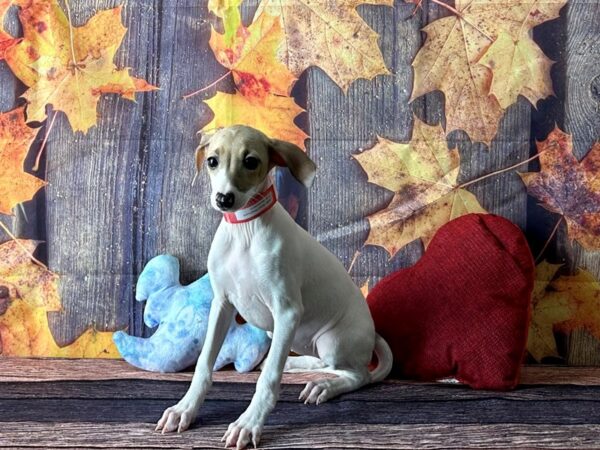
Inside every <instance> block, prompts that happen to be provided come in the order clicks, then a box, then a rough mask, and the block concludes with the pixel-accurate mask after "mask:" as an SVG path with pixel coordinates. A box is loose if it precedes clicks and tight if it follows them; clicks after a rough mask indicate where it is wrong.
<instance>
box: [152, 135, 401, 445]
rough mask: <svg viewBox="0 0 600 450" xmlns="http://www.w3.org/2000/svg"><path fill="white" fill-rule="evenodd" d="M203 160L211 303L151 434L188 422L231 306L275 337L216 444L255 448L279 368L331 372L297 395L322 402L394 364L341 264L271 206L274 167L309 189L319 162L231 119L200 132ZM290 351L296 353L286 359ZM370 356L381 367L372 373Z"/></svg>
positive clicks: (199, 161)
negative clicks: (197, 342)
mask: <svg viewBox="0 0 600 450" xmlns="http://www.w3.org/2000/svg"><path fill="white" fill-rule="evenodd" d="M204 161H205V162H204ZM204 164H205V165H206V167H207V169H208V173H209V176H210V181H211V187H212V193H211V196H210V203H211V205H212V207H213V208H215V209H216V210H217V211H220V212H222V213H223V220H222V221H221V224H220V225H219V227H218V229H217V232H216V234H215V237H214V239H213V242H212V245H211V248H210V252H209V255H208V271H209V273H210V276H211V281H212V284H213V290H214V300H213V302H212V306H211V309H210V314H209V319H208V331H207V335H206V340H205V342H204V347H203V348H202V352H201V354H200V357H199V358H198V363H197V365H196V370H195V372H194V376H193V378H192V383H191V386H190V388H189V390H188V391H187V393H186V394H185V395H184V397H183V398H182V399H181V400H180V401H179V403H177V404H176V405H174V406H172V407H170V408H167V410H166V411H165V412H164V414H163V415H162V417H161V419H160V420H159V421H158V424H157V426H156V430H162V432H163V433H164V432H170V431H175V430H177V431H178V432H181V431H183V430H186V429H187V428H188V427H189V426H190V424H191V423H192V422H193V421H194V419H195V418H196V416H197V414H198V410H199V408H200V406H201V405H202V403H203V401H204V398H205V397H206V394H207V391H208V390H209V388H210V386H211V384H212V368H213V367H214V364H215V359H216V358H217V355H218V353H219V349H220V348H221V345H222V344H223V340H224V339H225V335H226V334H227V330H228V329H229V326H230V324H231V322H232V320H234V317H235V314H236V310H237V311H238V312H239V313H240V314H241V315H242V316H243V317H244V319H245V320H246V321H248V322H249V323H251V324H252V325H255V326H257V327H259V328H262V329H264V330H267V331H268V332H270V335H271V336H272V342H271V348H270V350H269V354H268V355H267V357H266V359H265V361H264V362H263V365H262V372H261V374H260V376H259V378H258V382H257V384H256V392H255V394H254V396H253V397H252V401H251V402H250V405H249V406H248V409H246V411H245V412H244V413H243V414H242V415H241V416H240V417H239V418H238V419H237V420H236V421H235V422H233V423H232V424H231V425H229V428H228V429H227V431H226V433H225V435H224V436H223V439H222V440H226V444H225V446H226V447H230V446H235V447H236V448H237V449H243V448H246V446H247V445H248V444H249V443H250V441H252V443H253V444H254V446H255V447H256V446H257V444H258V442H259V439H260V436H261V432H262V430H263V426H264V423H265V420H266V419H267V415H268V414H269V413H270V412H271V410H272V409H273V408H274V407H275V403H276V402H277V399H278V396H279V389H280V382H281V376H282V372H284V371H290V372H293V371H319V372H329V373H334V374H336V375H337V377H336V378H323V379H319V380H317V381H315V382H310V383H308V384H307V385H306V387H305V388H304V390H303V391H302V392H301V394H300V400H304V402H305V403H316V404H319V403H322V402H325V401H327V400H329V399H331V398H333V397H335V396H337V395H340V394H342V393H345V392H350V391H353V390H355V389H358V388H360V387H361V386H364V385H365V384H368V383H375V382H378V381H381V380H383V379H384V378H385V377H386V376H387V375H388V374H389V372H390V370H391V368H392V352H391V351H390V348H389V346H388V345H387V343H386V342H385V341H384V340H383V339H382V338H381V337H380V336H379V335H378V334H376V333H375V327H374V325H373V319H372V318H371V315H370V312H369V309H368V306H367V302H366V301H365V299H364V297H363V295H362V293H361V291H360V289H359V288H358V287H357V286H356V285H355V284H354V282H353V281H352V279H351V278H350V276H349V275H348V273H347V271H346V269H345V268H344V266H343V265H342V263H341V262H340V261H339V260H338V259H337V258H336V257H335V256H334V255H333V254H331V253H330V252H329V251H328V250H327V249H326V248H325V247H323V246H322V245H321V244H320V243H318V242H317V241H316V240H315V239H314V238H312V237H311V236H310V235H309V234H308V233H307V232H306V231H305V230H304V229H303V228H301V227H300V226H299V225H297V224H296V222H294V220H293V219H292V218H291V217H290V215H289V214H288V213H287V212H286V211H285V209H284V208H283V207H282V206H281V205H280V204H279V203H278V202H277V198H276V194H275V190H274V188H273V185H272V184H271V179H270V177H269V172H270V170H271V169H272V168H273V167H274V166H287V167H288V168H289V169H290V171H291V173H292V175H293V176H294V177H295V178H296V179H298V180H299V181H300V182H301V183H303V184H304V185H305V186H307V187H308V186H310V185H311V183H312V181H313V178H314V176H315V170H316V165H315V163H314V162H313V161H311V160H310V158H309V157H308V156H306V154H305V153H304V152H303V151H302V150H301V149H300V148H298V147H297V146H295V145H293V144H291V143H288V142H284V141H281V140H277V139H270V138H268V137H267V136H265V135H264V134H263V133H262V132H260V131H258V130H255V129H253V128H250V127H246V126H240V125H236V126H232V127H228V128H223V129H220V130H218V131H216V132H215V133H214V134H212V135H210V136H207V135H205V136H203V138H202V140H201V142H200V146H199V147H198V149H197V151H196V167H197V170H198V171H199V170H200V168H201V167H202V166H203V165H204ZM290 350H291V351H293V352H295V353H297V354H299V355H301V356H295V357H293V356H290V357H289V358H288V355H289V353H290ZM373 352H375V354H376V355H377V359H378V365H377V367H376V368H375V369H373V370H372V371H371V372H370V371H369V369H368V365H369V363H370V361H371V358H372V354H373Z"/></svg>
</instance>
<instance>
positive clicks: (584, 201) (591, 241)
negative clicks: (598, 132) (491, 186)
mask: <svg viewBox="0 0 600 450" xmlns="http://www.w3.org/2000/svg"><path fill="white" fill-rule="evenodd" d="M537 149H538V153H539V154H540V158H539V159H540V166H541V168H540V171H539V172H528V173H522V174H520V175H521V179H522V180H523V183H525V185H526V186H527V192H529V195H531V196H533V197H535V198H537V199H538V200H540V201H541V202H542V203H541V204H542V206H543V207H544V208H546V209H547V210H549V211H552V212H554V213H557V214H561V215H562V216H563V217H564V218H565V220H566V222H567V230H568V234H569V237H570V238H571V239H575V240H576V241H578V242H579V243H580V244H581V245H582V246H583V247H584V248H587V249H600V143H596V144H595V145H594V146H593V147H592V149H591V150H590V151H589V152H588V154H587V155H586V156H585V157H584V158H583V159H582V160H581V162H580V161H577V158H575V156H574V155H573V140H572V137H571V135H569V134H566V133H565V132H563V131H562V130H560V129H559V128H558V127H556V128H555V129H554V130H553V131H552V132H551V133H550V134H549V135H548V137H547V138H546V140H544V141H542V142H538V143H537Z"/></svg>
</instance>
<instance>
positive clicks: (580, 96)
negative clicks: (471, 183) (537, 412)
mask: <svg viewBox="0 0 600 450" xmlns="http://www.w3.org/2000/svg"><path fill="white" fill-rule="evenodd" d="M566 40H567V41H566V55H565V56H566V64H565V70H566V76H565V84H566V86H565V99H564V110H565V112H564V114H565V116H564V127H565V131H567V132H568V133H570V134H572V135H573V146H574V149H573V153H574V154H575V156H576V157H577V158H578V159H580V160H581V159H582V158H583V157H584V156H585V155H586V154H587V152H588V151H589V150H590V149H591V147H592V146H593V145H594V143H596V142H597V141H598V140H600V64H599V61H600V1H598V0H579V1H571V2H569V5H568V9H567V12H566ZM563 231H564V229H563ZM559 238H562V239H565V240H568V237H567V236H566V234H564V233H563V234H562V235H561V236H560V237H559ZM571 245H572V246H568V247H567V249H568V250H570V251H569V254H568V261H569V263H570V266H571V267H573V268H575V267H582V268H585V269H586V270H589V271H590V272H591V273H592V274H594V276H595V277H596V279H598V280H600V251H595V252H593V251H587V250H585V249H583V248H582V247H581V246H580V245H579V244H577V243H576V242H572V244H571ZM569 247H570V248H569ZM567 363H568V364H570V365H600V339H598V338H595V337H593V336H591V335H590V334H589V333H586V332H585V331H583V330H581V331H578V332H575V333H572V334H571V336H570V338H569V347H568V355H567Z"/></svg>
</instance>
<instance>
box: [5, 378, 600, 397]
mask: <svg viewBox="0 0 600 450" xmlns="http://www.w3.org/2000/svg"><path fill="white" fill-rule="evenodd" d="M188 387H189V381H164V380H160V381H159V380H129V379H127V380H102V381H49V382H36V383H31V382H2V391H1V392H0V401H1V400H2V399H4V400H8V399H13V400H16V399H32V398H35V399H52V398H71V399H87V400H101V399H121V400H124V399H130V400H143V399H148V398H149V397H151V398H152V399H153V400H169V401H178V400H179V399H180V398H182V397H183V395H184V394H185V392H186V391H187V389H188ZM302 389H304V383H301V384H300V383H299V380H298V379H294V380H293V383H289V382H288V383H285V384H283V385H282V388H281V395H280V400H281V401H286V402H292V403H294V402H297V401H298V396H299V394H300V392H301V391H302ZM254 392H255V384H254V383H247V382H230V381H228V382H215V383H213V386H212V387H211V389H210V391H209V393H208V396H207V399H208V400H226V401H245V402H249V401H250V400H251V399H252V396H253V395H254ZM598 395H600V388H599V387H598V386H597V385H593V386H575V385H564V384H561V385H557V384H551V385H533V386H525V385H522V386H520V387H519V388H518V389H516V390H513V391H506V392H498V391H481V390H474V389H471V388H469V387H468V386H454V385H453V386H448V385H445V384H433V383H418V384H417V383H406V382H385V383H377V384H375V385H369V386H366V387H363V388H361V389H359V390H358V391H355V392H352V394H348V395H345V396H344V397H342V399H344V400H352V401H365V402H370V403H377V402H381V401H384V402H390V401H392V402H413V401H440V402H444V401H464V400H485V399H492V398H494V399H503V400H511V401H589V400H591V399H595V398H597V397H598Z"/></svg>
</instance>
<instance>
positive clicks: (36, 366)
mask: <svg viewBox="0 0 600 450" xmlns="http://www.w3.org/2000/svg"><path fill="white" fill-rule="evenodd" d="M259 374H260V372H258V371H254V372H250V373H238V372H236V371H235V370H221V371H218V372H215V373H214V375H213V381H215V382H232V383H255V382H256V380H257V379H258V375H259ZM192 375H193V372H192V371H191V370H189V371H186V372H178V373H156V372H147V371H144V370H141V369H137V368H135V367H133V366H131V365H130V364H128V363H127V362H125V361H122V360H108V359H52V358H14V357H0V382H3V383H5V382H44V381H99V380H131V379H133V380H138V379H139V380H158V381H191V379H192ZM323 376H325V374H322V373H317V374H312V373H294V374H283V380H282V382H283V383H284V384H305V383H306V382H308V381H311V380H315V379H317V378H322V377H323ZM331 376H332V377H333V375H331ZM385 383H403V384H406V383H411V381H408V380H398V379H387V380H386V381H385ZM521 384H522V385H533V384H575V385H600V367H566V366H544V365H539V366H537V365H536V366H524V367H523V371H522V375H521Z"/></svg>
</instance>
